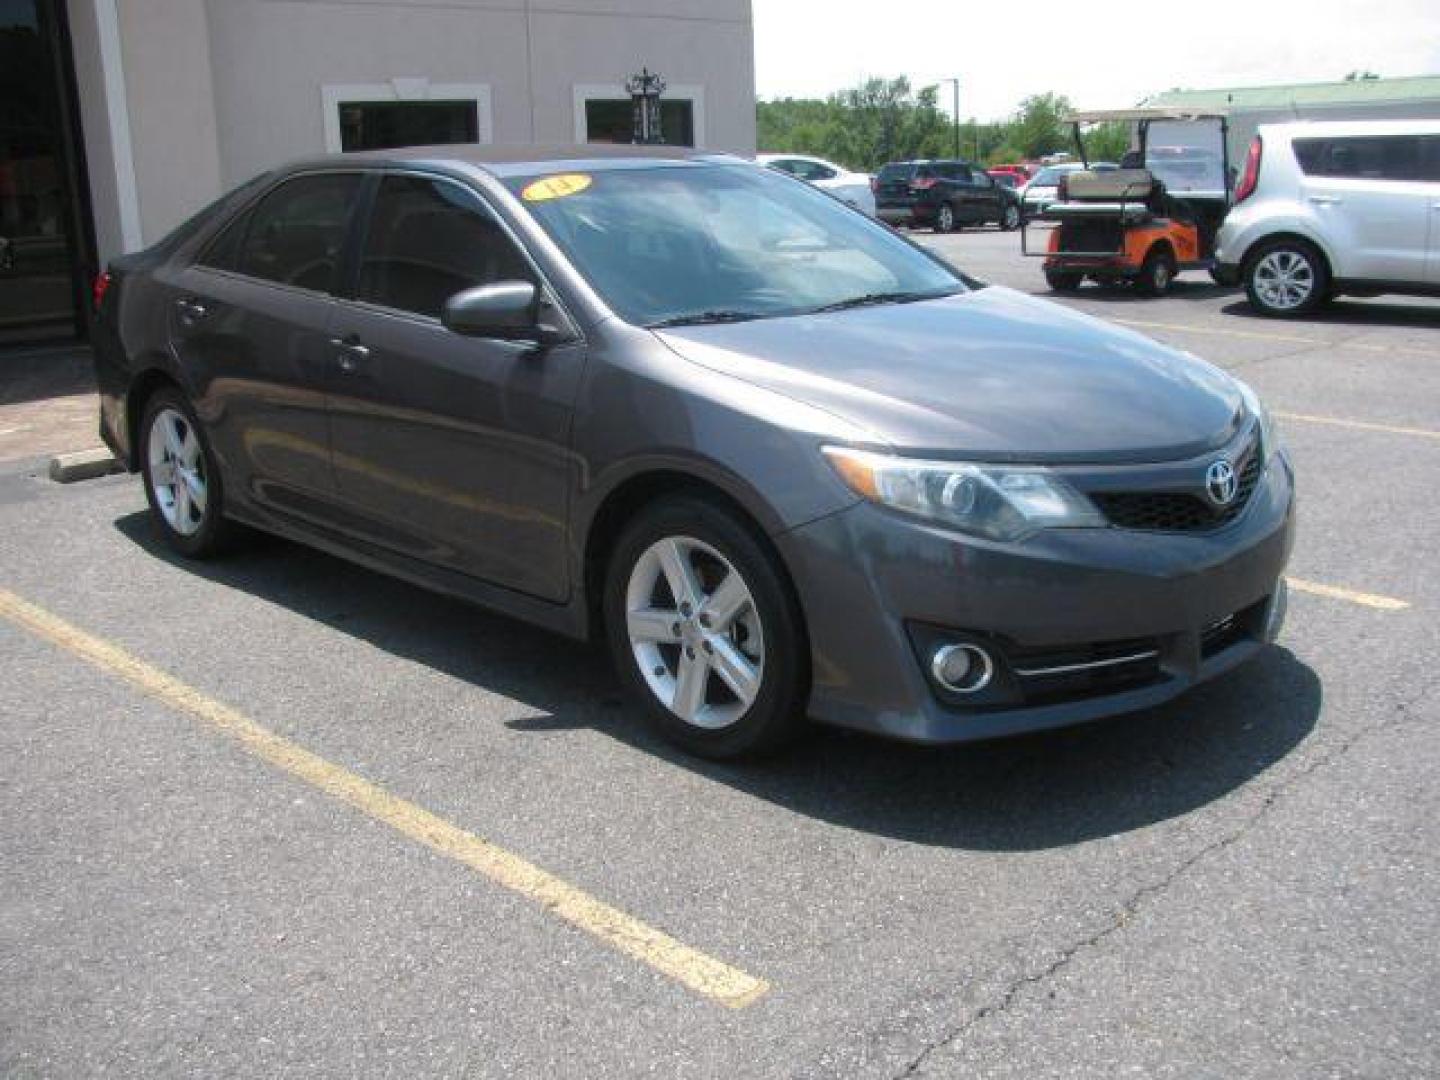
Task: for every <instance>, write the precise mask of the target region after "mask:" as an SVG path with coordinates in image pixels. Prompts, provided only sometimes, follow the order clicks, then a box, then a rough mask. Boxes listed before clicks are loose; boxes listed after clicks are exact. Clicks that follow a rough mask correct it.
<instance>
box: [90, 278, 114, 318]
mask: <svg viewBox="0 0 1440 1080" xmlns="http://www.w3.org/2000/svg"><path fill="white" fill-rule="evenodd" d="M111 280H112V279H111V277H110V271H109V270H101V271H100V273H98V274H96V275H95V282H94V284H92V285H91V286H90V294H91V296H93V297H94V299H95V310H96V311H99V310H100V305H101V304H103V303H104V302H105V294H106V293H107V292H109V291H110V282H111Z"/></svg>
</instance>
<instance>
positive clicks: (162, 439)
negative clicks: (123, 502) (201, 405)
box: [147, 409, 207, 536]
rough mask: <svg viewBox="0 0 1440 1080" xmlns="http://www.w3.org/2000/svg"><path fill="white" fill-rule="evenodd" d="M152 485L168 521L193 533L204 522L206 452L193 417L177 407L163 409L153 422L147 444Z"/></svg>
mask: <svg viewBox="0 0 1440 1080" xmlns="http://www.w3.org/2000/svg"><path fill="white" fill-rule="evenodd" d="M147 456H148V464H149V466H150V489H151V491H152V492H153V493H154V495H155V505H156V506H157V507H158V508H159V510H160V515H161V517H163V518H164V519H165V523H166V524H167V525H169V526H170V527H171V528H172V529H174V530H175V531H176V532H178V533H179V534H180V535H181V536H190V535H192V534H193V533H195V532H196V531H197V530H198V529H199V528H200V526H201V525H203V524H204V522H205V506H206V502H207V486H206V483H205V455H204V454H203V453H202V452H201V449H200V437H199V436H198V435H197V434H196V433H195V429H194V428H193V427H191V425H190V421H189V420H187V419H185V416H184V415H183V414H182V413H180V412H178V411H177V410H175V409H163V410H161V412H160V413H159V414H158V415H157V416H156V417H155V422H154V423H153V424H151V425H150V440H149V445H148V447H147Z"/></svg>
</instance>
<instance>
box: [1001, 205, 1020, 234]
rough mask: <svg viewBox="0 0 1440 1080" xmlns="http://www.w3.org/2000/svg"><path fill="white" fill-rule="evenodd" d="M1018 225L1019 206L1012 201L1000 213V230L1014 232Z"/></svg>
mask: <svg viewBox="0 0 1440 1080" xmlns="http://www.w3.org/2000/svg"><path fill="white" fill-rule="evenodd" d="M1019 227H1020V208H1019V207H1018V206H1016V205H1015V204H1014V203H1011V204H1010V205H1008V206H1007V207H1005V209H1004V211H1003V212H1002V213H1001V215H1000V231H1001V232H1014V231H1015V230H1016V229H1018V228H1019Z"/></svg>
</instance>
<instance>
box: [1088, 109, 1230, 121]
mask: <svg viewBox="0 0 1440 1080" xmlns="http://www.w3.org/2000/svg"><path fill="white" fill-rule="evenodd" d="M1227 115H1228V114H1227V113H1224V112H1219V111H1217V110H1215V109H1186V108H1184V107H1182V106H1178V105H1160V106H1156V107H1155V108H1151V109H1092V110H1090V111H1089V112H1077V113H1071V114H1070V115H1069V116H1067V117H1065V118H1064V120H1063V122H1064V123H1066V124H1108V123H1111V122H1115V123H1125V124H1129V123H1138V122H1139V121H1141V120H1185V121H1195V120H1224V119H1225V118H1226V116H1227Z"/></svg>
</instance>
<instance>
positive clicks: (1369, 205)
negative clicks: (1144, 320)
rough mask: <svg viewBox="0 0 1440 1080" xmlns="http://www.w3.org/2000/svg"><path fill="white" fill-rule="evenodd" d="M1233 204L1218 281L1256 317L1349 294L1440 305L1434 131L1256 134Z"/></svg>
mask: <svg viewBox="0 0 1440 1080" xmlns="http://www.w3.org/2000/svg"><path fill="white" fill-rule="evenodd" d="M1235 200H1236V205H1235V206H1234V208H1233V209H1231V211H1230V213H1229V216H1227V217H1226V219H1225V223H1224V225H1223V226H1222V227H1221V229H1220V234H1219V236H1218V237H1217V242H1216V249H1215V258H1216V261H1217V264H1218V265H1217V267H1216V276H1217V278H1219V279H1220V280H1222V281H1224V282H1226V283H1228V284H1235V283H1240V284H1243V285H1244V286H1245V291H1246V294H1247V295H1248V296H1249V298H1250V303H1251V305H1252V306H1253V307H1254V308H1255V309H1256V310H1257V311H1259V312H1260V313H1261V314H1263V315H1279V316H1285V315H1303V314H1305V313H1307V312H1311V311H1314V310H1315V309H1316V308H1317V307H1319V306H1320V305H1321V304H1324V303H1325V302H1326V301H1327V300H1330V299H1331V298H1333V297H1335V296H1339V295H1341V294H1346V293H1348V294H1351V295H1354V296H1376V295H1378V294H1380V293H1409V294H1412V295H1416V296H1440V120H1383V121H1382V120H1368V121H1357V120H1347V121H1325V122H1314V121H1302V122H1297V123H1291V124H1266V125H1263V126H1262V127H1261V128H1260V129H1259V133H1258V134H1257V135H1256V137H1255V140H1254V142H1252V143H1251V145H1250V151H1249V154H1248V155H1247V156H1246V160H1245V167H1244V171H1243V173H1242V175H1241V178H1240V182H1239V184H1238V186H1237V188H1236V192H1235Z"/></svg>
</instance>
